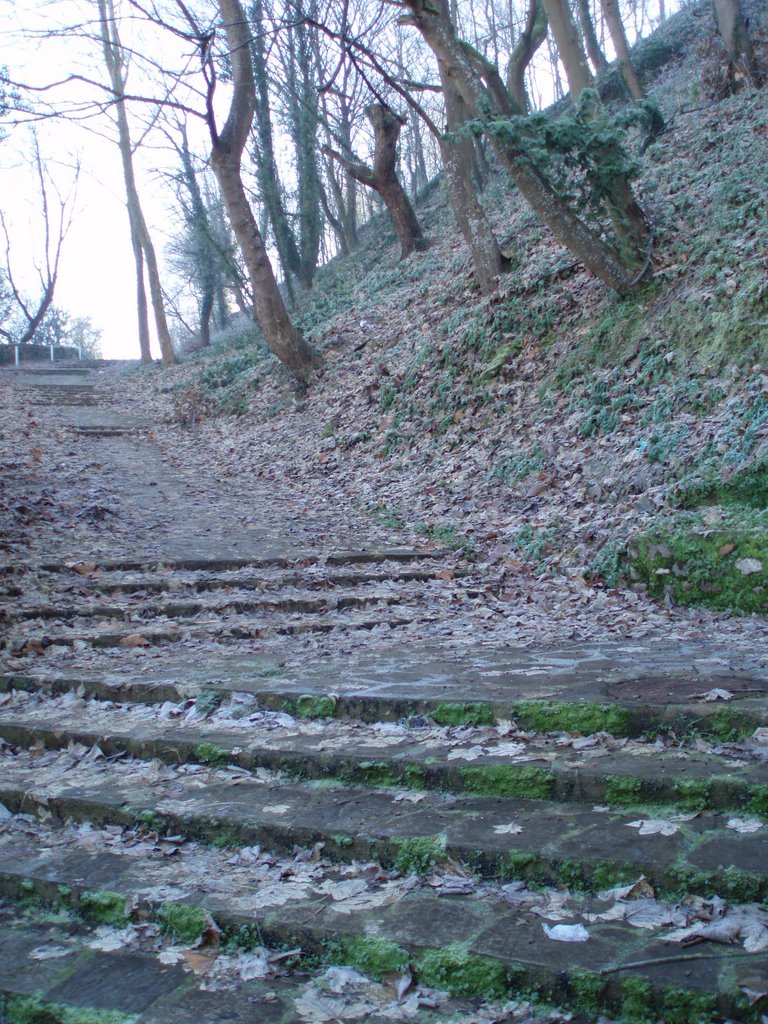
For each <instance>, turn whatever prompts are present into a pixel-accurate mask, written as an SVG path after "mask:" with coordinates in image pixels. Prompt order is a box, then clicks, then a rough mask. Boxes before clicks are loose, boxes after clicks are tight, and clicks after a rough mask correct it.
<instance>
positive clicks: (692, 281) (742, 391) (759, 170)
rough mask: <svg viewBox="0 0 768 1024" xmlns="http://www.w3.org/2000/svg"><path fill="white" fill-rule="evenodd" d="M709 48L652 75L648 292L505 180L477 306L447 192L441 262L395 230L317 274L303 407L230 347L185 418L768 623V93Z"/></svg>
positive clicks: (453, 531)
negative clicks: (506, 267)
mask: <svg viewBox="0 0 768 1024" xmlns="http://www.w3.org/2000/svg"><path fill="white" fill-rule="evenodd" d="M686 17H688V18H689V19H690V14H688V15H686ZM708 21H709V19H708V17H704V18H702V19H699V20H698V21H697V22H695V23H692V24H693V25H694V28H693V29H692V31H694V32H696V33H698V35H699V36H700V37H701V36H702V35H703V34H706V31H707V27H708V24H707V23H708ZM700 58H701V51H698V52H697V50H696V47H695V46H694V45H691V46H689V47H688V48H687V50H686V55H685V57H684V58H683V60H682V61H679V62H677V63H675V64H673V65H670V66H667V67H666V68H665V69H664V70H662V71H661V72H660V73H659V75H658V77H657V78H656V79H655V81H654V82H653V83H652V85H651V92H652V95H653V97H654V99H655V100H656V101H657V102H658V104H659V106H660V107H661V109H662V111H663V113H664V115H665V117H666V118H667V122H668V131H667V132H666V133H665V134H664V135H663V136H662V137H661V138H660V139H659V140H658V141H657V142H656V143H655V144H654V145H652V146H651V147H650V148H649V149H648V150H647V151H646V153H645V154H644V156H643V158H642V171H641V175H640V178H639V192H640V194H641V195H642V196H643V199H644V202H645V203H646V206H647V208H648V210H649V211H650V212H651V214H652V217H653V220H654V224H655V230H656V246H655V252H654V278H653V281H652V282H651V283H650V284H649V285H648V286H647V287H646V288H645V289H644V290H643V291H642V292H641V293H640V294H639V295H637V296H633V297H632V298H630V299H624V300H619V299H617V298H615V297H612V296H611V295H610V294H609V293H608V292H607V291H606V289H605V288H604V287H603V286H602V285H601V284H600V283H599V282H597V281H595V280H594V279H593V278H591V277H590V276H589V275H588V274H587V273H585V272H584V271H583V270H581V269H580V268H579V266H578V265H576V264H574V263H573V261H572V260H571V259H570V257H569V254H568V253H566V252H564V251H563V250H562V249H560V248H559V247H558V246H557V245H556V244H555V243H554V242H553V240H552V239H551V237H550V236H549V234H548V232H547V231H546V230H544V229H542V228H541V227H540V226H538V225H537V224H536V222H535V220H534V218H533V217H532V215H531V214H530V213H529V212H528V210H527V208H526V207H525V206H524V205H523V204H522V203H521V202H520V201H519V199H518V198H517V197H516V196H515V195H514V194H513V193H511V192H510V191H509V190H508V188H507V187H506V185H505V184H504V182H503V181H501V180H500V179H499V180H495V181H494V182H493V183H492V184H491V185H490V186H489V188H488V189H487V191H486V194H485V197H484V199H485V203H486V206H487V208H488V210H489V213H490V214H491V216H492V217H493V219H494V221H495V223H496V226H497V230H498V233H499V237H500V238H502V239H503V240H504V243H505V249H506V251H507V252H508V253H509V254H510V255H511V256H512V260H513V264H514V269H513V270H512V272H511V273H509V274H508V275H506V276H505V278H504V279H503V281H502V282H501V286H500V289H499V291H498V292H497V293H496V294H494V295H493V296H491V297H490V298H489V299H486V300H482V301H481V300H480V299H479V297H478V295H477V294H476V292H475V290H474V288H473V284H472V280H471V275H470V273H469V262H468V258H467V255H466V252H465V250H464V248H463V245H462V244H461V242H460V240H459V238H458V237H457V234H456V232H455V229H453V227H452V223H451V220H450V215H449V214H448V212H447V210H446V201H445V197H444V195H443V194H442V192H441V190H440V187H439V186H438V187H437V188H436V189H435V190H433V192H432V193H431V195H430V196H429V197H428V198H427V199H426V201H425V202H424V203H423V204H422V207H421V211H420V215H421V217H422V219H423V221H424V224H425V227H426V229H427V232H428V234H429V236H430V237H431V239H432V240H433V245H432V247H431V248H430V250H429V251H428V252H426V253H424V254H416V255H414V256H412V257H410V258H409V260H407V261H405V263H398V262H397V253H396V247H395V245H394V244H393V239H392V237H391V234H390V233H389V231H388V229H387V227H386V225H385V224H380V225H377V226H376V227H375V230H370V231H369V232H368V236H369V238H368V241H367V242H366V244H365V245H364V247H363V248H361V249H360V250H359V251H358V252H357V253H355V254H353V255H352V256H351V257H349V258H348V259H346V260H337V261H335V262H334V263H333V264H332V265H331V266H329V267H327V268H326V269H325V270H324V271H323V272H322V274H321V276H320V281H319V283H318V286H317V288H316V289H315V291H314V292H313V294H312V295H311V296H310V297H309V299H308V300H307V301H306V302H305V303H304V305H303V307H302V308H301V310H300V311H299V316H298V318H299V320H300V322H301V323H302V326H303V327H304V329H305V330H308V331H310V332H311V333H312V334H313V336H314V338H315V339H316V340H317V341H318V342H319V343H320V344H321V345H323V346H324V348H325V351H326V355H327V361H328V365H327V369H326V370H325V372H324V374H323V375H322V377H320V379H319V380H318V381H317V382H316V383H315V384H314V385H313V387H312V389H311V391H310V393H309V394H308V396H306V397H305V398H302V399H297V398H296V396H295V395H294V394H293V392H292V390H291V388H290V385H289V382H288V381H287V380H286V378H285V377H284V375H283V374H282V373H281V372H280V371H279V369H276V368H275V367H274V365H273V364H270V363H269V362H268V361H266V360H265V359H264V357H263V355H262V354H260V353H257V352H255V350H254V349H253V348H251V347H249V348H245V349H240V350H233V349H231V348H230V349H226V350H223V351H217V352H216V353H214V354H212V355H207V356H205V357H203V358H202V364H203V365H202V366H201V365H200V363H201V360H200V358H199V357H198V359H196V360H194V361H192V362H191V363H190V364H188V365H187V366H186V367H185V368H183V369H182V370H181V371H179V377H180V384H181V383H182V382H186V383H185V384H184V386H183V387H182V388H181V389H180V390H178V391H177V392H176V393H175V394H174V400H175V402H176V405H177V408H178V409H179V410H181V416H182V419H185V418H186V419H187V420H189V419H190V417H196V416H197V415H198V414H199V413H204V414H207V413H208V412H210V411H211V410H212V409H214V408H215V407H217V406H222V407H223V409H224V410H225V411H234V412H238V413H245V415H244V416H243V417H242V418H241V419H239V420H238V421H237V423H238V426H237V429H236V430H230V431H228V433H227V438H228V441H227V443H228V445H229V446H230V449H231V450H232V451H233V452H235V451H236V450H237V448H238V446H239V447H241V448H242V450H243V451H245V450H246V449H252V448H253V446H256V447H257V448H258V449H259V450H260V451H262V452H263V455H264V463H265V465H266V466H267V467H269V466H270V465H274V466H284V465H285V464H286V463H287V462H290V464H291V465H292V467H293V471H295V472H296V474H297V476H298V477H299V478H301V479H302V480H303V481H304V483H305V484H307V483H308V482H312V483H313V486H315V488H316V489H319V490H320V491H322V492H323V493H327V494H328V496H329V500H334V498H333V496H334V495H339V494H345V495H348V496H349V495H351V496H352V497H351V498H350V499H349V500H352V501H355V502H359V503H362V504H364V505H366V506H367V507H368V508H370V509H371V510H372V512H374V514H375V515H377V516H378V517H379V518H382V517H383V518H384V519H385V520H386V521H388V522H389V523H391V524H393V525H394V524H397V523H400V522H402V523H403V524H405V525H407V526H411V527H413V526H416V527H417V528H418V529H420V530H423V531H428V532H430V533H431V535H432V536H434V537H435V538H436V539H438V540H441V541H449V542H450V541H454V540H455V541H456V542H457V543H463V544H466V545H468V546H469V545H471V546H473V547H474V549H475V551H476V553H477V555H478V557H480V558H481V559H483V560H488V561H490V562H494V563H496V564H500V565H508V564H512V565H513V566H514V565H515V564H517V563H519V562H524V563H526V564H528V565H531V566H534V567H536V568H537V570H541V571H545V572H548V573H549V574H551V575H553V576H557V575H558V574H567V575H573V574H574V573H581V574H586V575H587V576H589V575H597V576H598V577H599V578H602V579H604V580H606V582H607V583H608V584H609V585H614V584H616V583H618V582H619V581H620V580H622V579H623V581H624V582H625V583H626V582H627V581H628V582H630V583H632V581H633V580H634V581H639V582H640V583H643V584H648V585H649V586H650V589H651V591H652V592H653V593H654V594H656V595H657V596H660V597H664V596H666V598H667V599H668V601H669V600H674V601H675V602H680V603H687V602H690V603H696V602H703V603H709V604H710V605H711V606H713V607H715V608H735V609H737V610H740V611H746V612H752V611H756V612H762V613H764V612H765V610H766V591H768V542H767V541H766V529H765V528H766V514H765V513H764V512H761V508H762V509H764V508H765V493H766V483H765V479H766V478H765V469H764V467H765V465H766V460H767V459H768V452H767V448H768V440H767V439H768V376H766V372H765V364H766V362H767V361H768V359H767V354H768V278H767V277H766V273H767V270H766V263H765V259H766V252H768V209H767V208H766V204H765V196H766V195H768V167H767V166H766V160H765V153H766V146H767V144H768V90H767V89H763V90H762V91H759V92H747V93H742V94H741V95H739V96H736V97H732V98H727V99H725V100H722V101H719V102H714V103H712V102H710V101H708V100H707V99H706V98H704V97H703V96H702V89H703V86H702V84H701V81H700V76H701V73H702V71H703V73H704V75H705V76H706V74H707V71H708V64H707V59H708V58H705V60H704V62H703V63H702V62H701V59H700ZM761 363H762V366H761ZM190 382H191V383H192V387H191V389H190V387H189V384H190ZM761 467H763V468H761ZM267 472H269V469H268V468H267ZM734 485H735V486H734ZM734 501H735V502H736V504H734V503H733V502H734ZM681 505H688V506H689V511H687V512H686V513H684V514H682V513H679V512H678V511H677V509H678V508H679V507H680V506H681ZM711 506H717V507H711ZM646 535H648V537H650V540H649V539H648V537H646ZM698 537H702V538H703V540H702V543H701V544H700V545H699V544H698V540H696V538H698ZM692 538H693V539H692ZM697 545H698V546H697ZM627 547H629V551H630V553H631V554H632V555H633V556H635V561H634V564H632V565H628V564H627V558H626V551H627ZM723 551H726V553H725V554H722V552H723ZM744 559H751V560H752V561H751V562H750V565H749V566H748V568H749V571H748V572H744V571H743V569H744V564H745V563H744ZM738 561H741V563H742V565H741V568H735V566H736V563H737V562H738ZM755 561H757V562H758V563H760V565H761V569H759V570H758V569H756V568H755V564H754V563H755ZM724 574H725V575H727V576H728V581H727V586H725V587H722V586H720V584H719V582H718V577H719V576H721V575H724ZM632 585H634V586H637V585H638V582H635V583H633V584H632ZM713 586H714V589H712V587H713ZM745 592H746V593H747V596H746V597H745V596H744V594H745ZM734 594H735V596H734Z"/></svg>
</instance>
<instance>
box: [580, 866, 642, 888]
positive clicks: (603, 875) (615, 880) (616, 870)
mask: <svg viewBox="0 0 768 1024" xmlns="http://www.w3.org/2000/svg"><path fill="white" fill-rule="evenodd" d="M635 881H637V871H636V870H635V868H633V867H621V865H618V864H615V863H614V862H613V861H610V860H603V861H600V862H599V863H598V864H596V865H595V867H594V868H593V869H592V878H591V884H590V888H591V889H592V890H593V891H594V892H602V891H603V890H604V889H614V888H615V887H616V886H617V885H630V884H631V883H632V882H635Z"/></svg>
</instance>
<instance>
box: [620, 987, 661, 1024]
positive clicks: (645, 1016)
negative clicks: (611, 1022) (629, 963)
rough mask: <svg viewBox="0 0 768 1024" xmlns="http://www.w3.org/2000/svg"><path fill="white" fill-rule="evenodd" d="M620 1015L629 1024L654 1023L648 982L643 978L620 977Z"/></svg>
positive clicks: (655, 1018) (654, 1017)
mask: <svg viewBox="0 0 768 1024" xmlns="http://www.w3.org/2000/svg"><path fill="white" fill-rule="evenodd" d="M620 986H621V1015H622V1017H623V1018H624V1019H625V1020H626V1021H628V1022H629V1024H654V1022H655V1021H656V1020H657V1017H656V1014H655V1011H654V1008H653V1000H652V994H651V993H652V990H651V985H650V982H648V981H645V979H644V978H636V977H628V978H622V979H621V982H620Z"/></svg>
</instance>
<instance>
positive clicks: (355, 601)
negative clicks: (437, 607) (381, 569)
mask: <svg viewBox="0 0 768 1024" xmlns="http://www.w3.org/2000/svg"><path fill="white" fill-rule="evenodd" d="M402 596H410V594H408V595H396V594H393V593H392V592H391V591H388V592H387V591H379V592H376V591H373V592H371V591H368V592H363V593H359V592H358V593H355V592H352V593H349V592H346V593H343V594H338V595H329V596H327V597H325V596H324V597H317V596H314V595H312V594H310V593H304V594H302V593H301V592H299V593H298V594H296V595H295V596H290V597H288V596H286V597H273V598H271V599H270V598H266V597H265V598H262V599H258V598H253V597H242V596H237V594H232V595H230V596H228V597H226V598H219V599H218V600H215V601H208V602H206V601H195V600H182V599H176V600H173V601H170V600H169V601H165V602H156V601H155V602H150V601H147V600H142V601H139V602H136V601H134V602H133V603H125V604H117V603H113V604H93V603H90V602H88V601H87V600H82V599H81V600H80V601H78V602H77V603H69V604H64V603H62V604H54V605H51V604H45V605H30V606H28V607H25V608H20V609H19V610H18V611H16V612H8V613H2V612H0V622H2V621H6V622H13V623H18V622H28V621H32V620H35V619H41V620H54V621H58V622H71V621H72V620H74V619H83V620H85V619H118V620H128V619H129V617H130V616H140V617H141V618H142V619H144V620H148V619H153V618H168V619H170V618H195V617H196V616H200V615H219V614H220V615H226V614H243V613H247V612H255V611H262V612H266V613H268V614H269V613H273V612H289V613H299V614H316V613H320V612H326V611H337V610H338V611H343V610H344V609H347V608H366V607H368V606H370V605H372V604H381V605H393V604H400V603H402V602H401V599H400V598H401V597H402ZM137 625H138V626H140V625H141V623H137Z"/></svg>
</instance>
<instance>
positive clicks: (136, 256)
mask: <svg viewBox="0 0 768 1024" xmlns="http://www.w3.org/2000/svg"><path fill="white" fill-rule="evenodd" d="M128 220H129V221H130V226H131V247H132V248H133V261H134V264H135V266H136V314H137V316H138V322H139V323H138V326H139V353H140V356H141V361H142V363H151V362H152V351H151V349H150V342H149V307H148V306H147V289H146V287H145V285H144V253H143V252H142V249H141V240H140V239H139V234H138V231H137V230H136V226H135V225H134V223H133V217H132V216H131V211H130V209H129V210H128Z"/></svg>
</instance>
